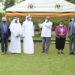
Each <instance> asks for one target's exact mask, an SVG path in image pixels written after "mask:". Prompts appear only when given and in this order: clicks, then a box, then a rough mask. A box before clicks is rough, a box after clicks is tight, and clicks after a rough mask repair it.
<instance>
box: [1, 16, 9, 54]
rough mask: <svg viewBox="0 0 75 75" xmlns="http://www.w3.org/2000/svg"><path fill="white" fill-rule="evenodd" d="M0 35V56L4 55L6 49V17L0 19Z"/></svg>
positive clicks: (7, 28) (7, 29) (7, 26)
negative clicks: (0, 51)
mask: <svg viewBox="0 0 75 75" xmlns="http://www.w3.org/2000/svg"><path fill="white" fill-rule="evenodd" d="M0 34H1V50H2V54H6V52H7V49H8V34H9V25H8V23H7V19H6V17H2V23H0Z"/></svg>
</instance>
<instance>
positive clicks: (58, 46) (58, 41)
mask: <svg viewBox="0 0 75 75" xmlns="http://www.w3.org/2000/svg"><path fill="white" fill-rule="evenodd" d="M65 40H66V38H62V37H60V38H57V37H56V49H58V50H63V49H64V47H65Z"/></svg>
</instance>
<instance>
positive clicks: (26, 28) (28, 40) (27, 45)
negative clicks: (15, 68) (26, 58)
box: [0, 16, 75, 54]
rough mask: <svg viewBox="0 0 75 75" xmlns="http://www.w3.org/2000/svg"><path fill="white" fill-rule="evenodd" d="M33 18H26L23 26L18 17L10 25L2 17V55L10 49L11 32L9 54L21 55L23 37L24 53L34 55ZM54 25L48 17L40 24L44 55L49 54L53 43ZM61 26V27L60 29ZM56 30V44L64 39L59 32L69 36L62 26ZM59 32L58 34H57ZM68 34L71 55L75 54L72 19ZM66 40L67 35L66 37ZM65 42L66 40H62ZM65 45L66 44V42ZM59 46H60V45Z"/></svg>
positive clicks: (74, 27) (0, 28)
mask: <svg viewBox="0 0 75 75" xmlns="http://www.w3.org/2000/svg"><path fill="white" fill-rule="evenodd" d="M31 19H32V18H31V16H26V17H25V21H24V22H23V25H21V23H20V22H19V18H18V17H14V19H13V20H12V21H11V23H10V25H9V24H8V23H7V19H6V17H2V23H0V32H1V33H0V34H1V50H2V54H6V52H7V49H8V36H9V32H10V33H11V37H10V45H9V49H8V50H9V52H10V53H21V37H23V52H24V53H26V54H33V53H34V42H33V36H34V25H33V22H32V20H31ZM52 25H53V23H52V22H51V21H50V17H46V18H45V21H44V22H43V23H41V24H39V28H40V29H41V37H42V53H48V50H49V46H50V43H51V30H52ZM59 26H60V27H59ZM59 26H57V27H58V28H56V29H57V30H56V37H57V36H59V38H57V39H58V40H56V44H58V43H57V42H58V41H59V44H60V42H61V40H62V39H63V38H62V36H60V34H57V33H59V31H61V32H62V34H63V33H64V34H67V31H66V32H64V26H63V25H62V24H60V25H59ZM57 31H58V32H57ZM68 34H69V38H70V54H75V22H74V19H72V22H70V24H69V26H68ZM65 38H66V35H65ZM62 41H64V40H62ZM61 43H63V42H61ZM64 43H65V42H64ZM59 44H58V45H59ZM61 45H62V44H61ZM59 50H60V49H59Z"/></svg>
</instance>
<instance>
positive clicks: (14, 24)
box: [0, 16, 34, 54]
mask: <svg viewBox="0 0 75 75" xmlns="http://www.w3.org/2000/svg"><path fill="white" fill-rule="evenodd" d="M9 30H10V33H11V37H10V45H9V52H10V53H21V37H23V40H24V42H23V49H24V53H27V54H33V53H34V43H33V38H32V37H33V36H34V26H33V22H32V21H31V17H30V16H26V18H25V21H24V22H23V25H22V26H21V24H20V22H19V18H18V17H14V19H13V20H12V21H11V24H10V25H9V24H8V23H7V19H6V17H3V18H2V23H1V24H0V31H1V50H2V54H6V52H7V49H8V48H7V47H8V46H7V45H8V35H9Z"/></svg>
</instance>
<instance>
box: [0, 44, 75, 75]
mask: <svg viewBox="0 0 75 75" xmlns="http://www.w3.org/2000/svg"><path fill="white" fill-rule="evenodd" d="M64 53H65V54H64V55H58V54H57V50H56V49H55V45H54V44H51V47H50V49H49V53H48V54H43V53H41V43H35V54H33V55H26V54H23V53H22V54H10V53H7V54H6V55H1V53H0V75H75V56H74V55H69V48H68V44H66V47H65V50H64Z"/></svg>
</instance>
